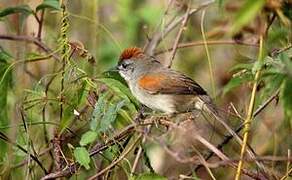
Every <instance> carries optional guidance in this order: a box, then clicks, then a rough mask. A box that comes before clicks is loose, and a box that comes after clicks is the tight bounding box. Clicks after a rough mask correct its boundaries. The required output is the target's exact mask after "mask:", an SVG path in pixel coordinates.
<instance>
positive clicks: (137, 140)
mask: <svg viewBox="0 0 292 180" xmlns="http://www.w3.org/2000/svg"><path fill="white" fill-rule="evenodd" d="M141 137H142V134H140V135H139V136H138V137H137V139H136V140H135V141H134V142H133V144H131V145H130V147H129V148H128V149H127V150H125V152H124V153H123V154H121V156H120V157H119V158H118V159H117V160H116V161H114V162H112V163H111V164H110V165H109V166H107V167H106V168H104V169H103V170H101V171H99V172H98V173H97V174H95V175H93V176H91V177H90V178H88V180H93V179H96V178H97V177H98V176H100V175H102V174H104V173H105V172H106V171H108V170H109V169H111V168H113V167H114V166H115V165H117V164H118V163H119V162H120V161H122V160H123V159H124V158H125V157H126V156H127V155H128V154H129V153H130V152H131V151H132V150H133V148H134V147H135V146H136V144H137V143H138V142H139V141H140V139H141Z"/></svg>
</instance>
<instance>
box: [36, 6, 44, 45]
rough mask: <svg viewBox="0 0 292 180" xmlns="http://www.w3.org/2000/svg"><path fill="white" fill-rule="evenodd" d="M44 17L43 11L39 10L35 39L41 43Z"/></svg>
mask: <svg viewBox="0 0 292 180" xmlns="http://www.w3.org/2000/svg"><path fill="white" fill-rule="evenodd" d="M44 15H45V9H42V10H41V17H40V19H39V21H38V23H39V28H38V33H37V39H38V40H39V41H41V39H42V31H43V24H44Z"/></svg>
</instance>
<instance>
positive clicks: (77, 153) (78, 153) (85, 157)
mask: <svg viewBox="0 0 292 180" xmlns="http://www.w3.org/2000/svg"><path fill="white" fill-rule="evenodd" d="M74 157H75V158H76V161H77V162H78V163H79V164H80V165H81V166H84V167H85V169H87V170H88V169H89V168H90V166H89V163H90V156H89V153H88V151H87V150H86V149H85V148H84V147H77V148H76V149H74Z"/></svg>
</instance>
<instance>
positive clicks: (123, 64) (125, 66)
mask: <svg viewBox="0 0 292 180" xmlns="http://www.w3.org/2000/svg"><path fill="white" fill-rule="evenodd" d="M128 65H129V64H127V63H122V64H121V66H122V68H123V69H126V68H127V67H128Z"/></svg>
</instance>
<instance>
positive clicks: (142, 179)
mask: <svg viewBox="0 0 292 180" xmlns="http://www.w3.org/2000/svg"><path fill="white" fill-rule="evenodd" d="M134 179H135V180H167V178H166V177H164V176H161V175H159V174H156V173H144V174H140V175H138V176H137V177H136V178H134Z"/></svg>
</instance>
